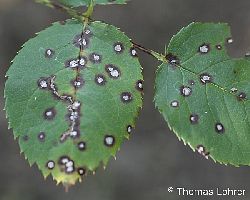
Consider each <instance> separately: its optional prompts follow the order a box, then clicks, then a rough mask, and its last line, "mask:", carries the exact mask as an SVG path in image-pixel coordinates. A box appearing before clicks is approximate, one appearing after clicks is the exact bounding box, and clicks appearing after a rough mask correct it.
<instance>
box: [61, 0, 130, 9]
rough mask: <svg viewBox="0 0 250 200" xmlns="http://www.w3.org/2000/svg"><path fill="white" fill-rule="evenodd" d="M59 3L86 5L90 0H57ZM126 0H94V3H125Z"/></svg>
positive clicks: (75, 5)
mask: <svg viewBox="0 0 250 200" xmlns="http://www.w3.org/2000/svg"><path fill="white" fill-rule="evenodd" d="M59 1H60V2H61V3H63V4H64V5H67V6H72V7H79V6H88V5H90V3H91V0H59ZM125 3H126V0H94V4H101V5H107V4H125Z"/></svg>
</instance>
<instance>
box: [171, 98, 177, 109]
mask: <svg viewBox="0 0 250 200" xmlns="http://www.w3.org/2000/svg"><path fill="white" fill-rule="evenodd" d="M171 106H172V107H174V108H177V107H178V106H179V102H178V101H176V100H174V101H172V102H171Z"/></svg>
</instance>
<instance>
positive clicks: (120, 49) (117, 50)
mask: <svg viewBox="0 0 250 200" xmlns="http://www.w3.org/2000/svg"><path fill="white" fill-rule="evenodd" d="M115 51H116V52H121V51H122V46H121V44H116V45H115Z"/></svg>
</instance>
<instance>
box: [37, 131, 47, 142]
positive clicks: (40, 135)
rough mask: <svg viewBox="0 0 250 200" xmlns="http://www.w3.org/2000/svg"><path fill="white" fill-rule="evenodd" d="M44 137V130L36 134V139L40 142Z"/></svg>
mask: <svg viewBox="0 0 250 200" xmlns="http://www.w3.org/2000/svg"><path fill="white" fill-rule="evenodd" d="M45 137H46V135H45V133H44V132H40V133H39V134H38V136H37V138H38V140H39V141H40V142H44V141H45Z"/></svg>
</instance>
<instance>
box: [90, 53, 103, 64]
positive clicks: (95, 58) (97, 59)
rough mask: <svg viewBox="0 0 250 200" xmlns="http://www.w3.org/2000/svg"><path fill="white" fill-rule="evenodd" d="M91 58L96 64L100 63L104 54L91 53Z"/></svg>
mask: <svg viewBox="0 0 250 200" xmlns="http://www.w3.org/2000/svg"><path fill="white" fill-rule="evenodd" d="M89 60H90V62H92V63H94V64H99V63H101V62H102V56H101V55H100V54H98V53H91V54H90V55H89Z"/></svg>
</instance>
